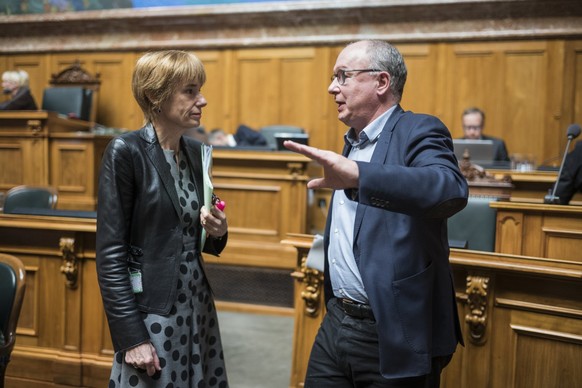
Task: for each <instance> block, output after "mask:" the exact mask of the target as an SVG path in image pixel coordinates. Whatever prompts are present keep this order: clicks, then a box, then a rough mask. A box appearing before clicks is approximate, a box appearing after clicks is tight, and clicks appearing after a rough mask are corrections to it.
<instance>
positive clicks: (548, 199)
mask: <svg viewBox="0 0 582 388" xmlns="http://www.w3.org/2000/svg"><path fill="white" fill-rule="evenodd" d="M581 131H582V129H580V125H578V124H571V125H570V126H569V127H568V130H567V131H566V135H567V136H568V142H567V143H566V149H565V150H564V157H563V158H562V164H560V170H559V171H558V176H557V178H556V182H555V183H554V188H553V189H552V190H551V191H550V192H549V193H548V194H547V195H546V196H545V197H544V203H551V204H559V203H560V197H556V189H557V188H558V182H559V181H560V176H561V175H562V169H563V168H564V163H565V162H566V156H567V155H568V149H569V148H570V143H571V142H572V140H574V139H575V138H577V137H578V136H579V135H580V132H581Z"/></svg>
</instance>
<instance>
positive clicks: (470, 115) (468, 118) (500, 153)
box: [461, 108, 509, 162]
mask: <svg viewBox="0 0 582 388" xmlns="http://www.w3.org/2000/svg"><path fill="white" fill-rule="evenodd" d="M461 120H462V122H463V134H464V136H463V139H472V140H492V141H493V147H494V151H493V160H496V161H500V162H508V161H509V155H508V153H507V147H506V146H505V142H504V141H503V140H501V139H498V138H496V137H493V136H485V135H483V128H484V127H485V112H483V111H482V110H481V109H479V108H467V109H465V110H464V111H463V115H462V116H461Z"/></svg>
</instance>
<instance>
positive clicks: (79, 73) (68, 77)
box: [50, 59, 101, 90]
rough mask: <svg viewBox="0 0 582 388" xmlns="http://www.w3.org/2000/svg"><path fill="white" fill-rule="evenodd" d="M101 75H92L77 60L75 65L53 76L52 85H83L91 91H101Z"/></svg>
mask: <svg viewBox="0 0 582 388" xmlns="http://www.w3.org/2000/svg"><path fill="white" fill-rule="evenodd" d="M100 76H101V75H100V74H99V73H97V74H95V76H93V75H91V74H90V73H89V72H88V71H86V70H85V69H83V68H82V67H81V62H80V61H79V60H78V59H77V60H76V61H75V63H73V64H72V65H71V66H69V67H67V68H66V69H64V70H62V71H61V72H59V73H58V74H52V75H51V80H50V84H51V85H55V86H66V85H83V86H87V87H88V88H90V89H94V90H99V85H100V84H101V80H100V79H99V78H100Z"/></svg>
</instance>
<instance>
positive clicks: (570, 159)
mask: <svg viewBox="0 0 582 388" xmlns="http://www.w3.org/2000/svg"><path fill="white" fill-rule="evenodd" d="M557 185H558V186H557V187H556V196H557V197H558V198H560V204H561V205H568V204H569V203H570V201H571V200H572V197H573V196H574V194H576V192H577V191H579V192H582V141H579V142H577V143H576V146H575V147H574V149H573V150H572V151H571V152H570V153H569V154H568V155H566V161H565V162H564V167H563V168H562V174H561V175H560V179H559V180H558V183H557Z"/></svg>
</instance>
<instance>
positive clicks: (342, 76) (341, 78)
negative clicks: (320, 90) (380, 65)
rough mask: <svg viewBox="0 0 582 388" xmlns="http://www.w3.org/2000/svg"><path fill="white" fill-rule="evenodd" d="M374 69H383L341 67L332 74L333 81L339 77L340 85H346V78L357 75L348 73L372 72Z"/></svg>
mask: <svg viewBox="0 0 582 388" xmlns="http://www.w3.org/2000/svg"><path fill="white" fill-rule="evenodd" d="M373 71H382V70H378V69H345V70H344V69H340V70H338V71H337V73H335V74H333V75H332V76H331V82H333V80H334V79H337V83H338V84H340V85H345V83H346V79H348V78H351V77H355V76H356V75H357V74H353V75H348V74H346V73H370V72H373Z"/></svg>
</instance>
